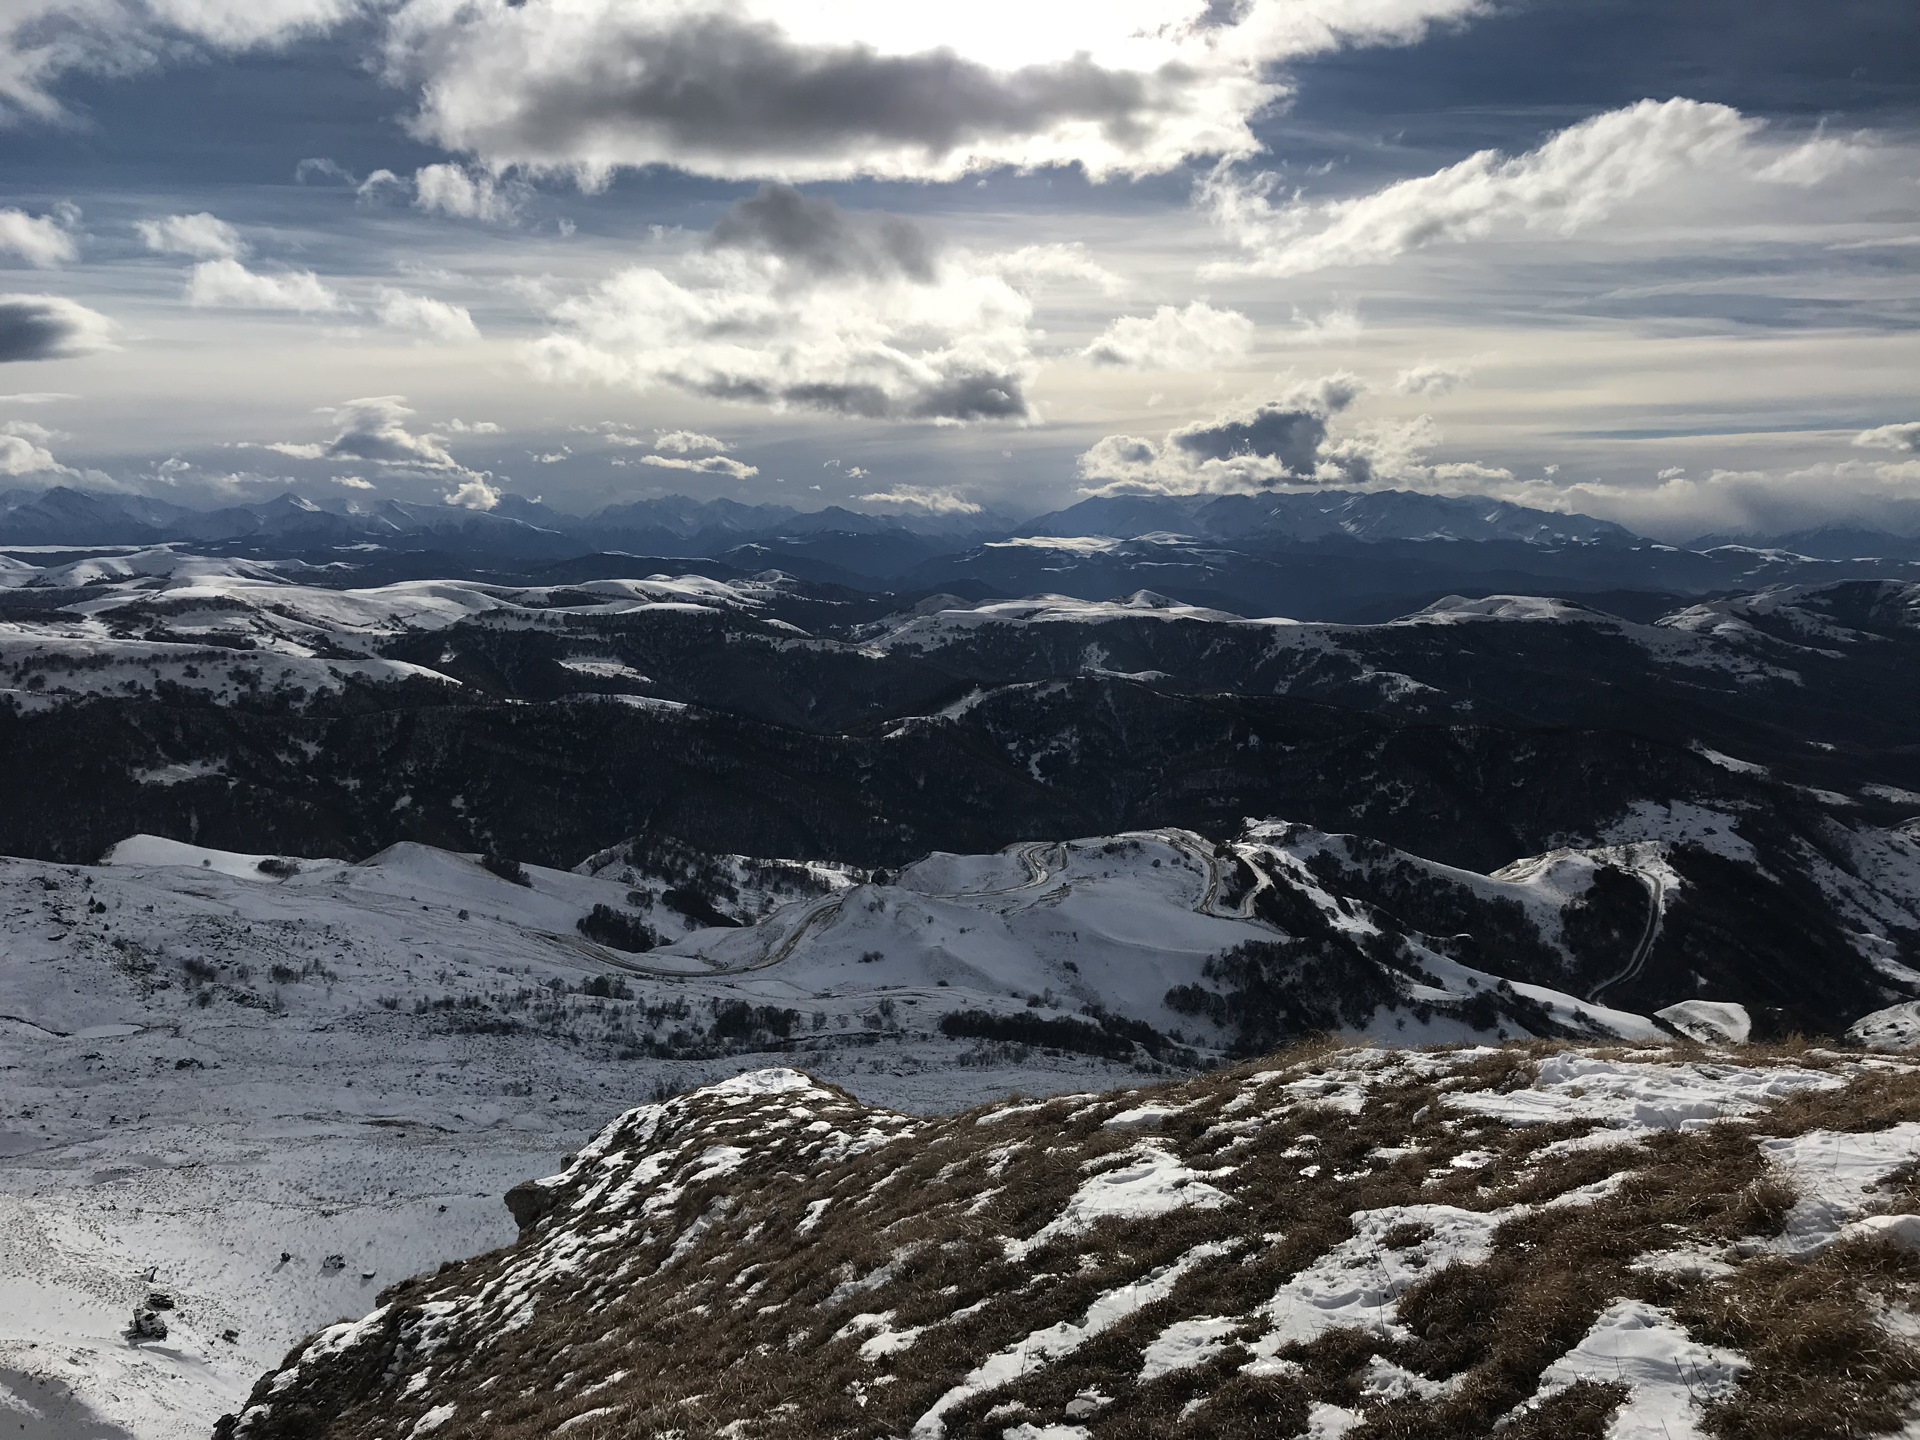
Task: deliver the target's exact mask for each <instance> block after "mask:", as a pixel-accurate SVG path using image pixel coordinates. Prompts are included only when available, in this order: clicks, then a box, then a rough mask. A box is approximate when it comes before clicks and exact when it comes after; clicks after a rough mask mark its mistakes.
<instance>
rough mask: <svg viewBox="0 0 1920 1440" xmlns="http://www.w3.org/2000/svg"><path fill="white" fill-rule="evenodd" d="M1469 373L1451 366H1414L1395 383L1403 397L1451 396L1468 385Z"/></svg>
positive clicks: (1396, 389) (1400, 375)
mask: <svg viewBox="0 0 1920 1440" xmlns="http://www.w3.org/2000/svg"><path fill="white" fill-rule="evenodd" d="M1468 375H1469V372H1468V371H1466V370H1463V369H1458V368H1456V367H1454V366H1450V365H1413V366H1410V367H1408V368H1407V369H1405V370H1402V371H1401V372H1400V374H1399V375H1398V377H1396V378H1395V380H1394V382H1393V388H1394V391H1395V392H1396V393H1397V394H1401V395H1451V394H1452V393H1453V392H1454V391H1456V390H1458V389H1459V388H1460V387H1461V386H1462V385H1464V384H1466V383H1467V379H1468Z"/></svg>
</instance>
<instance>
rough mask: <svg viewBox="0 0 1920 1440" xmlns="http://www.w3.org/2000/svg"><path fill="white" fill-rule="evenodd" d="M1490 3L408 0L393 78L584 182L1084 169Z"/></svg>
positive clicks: (1206, 151) (438, 137) (458, 130)
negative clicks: (1282, 75) (1285, 67)
mask: <svg viewBox="0 0 1920 1440" xmlns="http://www.w3.org/2000/svg"><path fill="white" fill-rule="evenodd" d="M1483 8H1485V6H1484V4H1483V0H1304V3H1303V0H1240V3H1237V4H1232V5H1224V4H1201V3H1199V0H1049V3H1048V4H1046V5H1042V6H1035V5H1032V4H1030V3H1022V0H976V3H974V4H970V5H966V6H961V7H939V6H926V5H917V6H915V5H900V4H898V3H894V0H846V3H839V4H833V5H821V4H817V3H806V0H675V3H670V4H651V5H635V4H631V3H627V0H569V3H566V4H563V5H562V4H537V5H530V4H520V3H516V0H407V3H406V4H404V5H403V6H402V7H401V9H400V10H399V12H398V14H397V15H396V17H395V19H394V22H393V24H392V27H391V30H390V32H389V39H388V45H387V65H388V75H389V78H390V79H392V80H394V81H396V82H399V83H406V84H412V85H416V86H418V88H419V94H420V104H419V110H418V113H417V114H416V116H415V117H414V120H413V128H414V130H415V133H416V134H418V135H419V136H420V137H421V138H423V139H427V140H430V141H432V142H434V143H437V144H440V145H443V146H445V147H447V148H448V149H452V150H457V151H462V152H465V153H469V154H473V155H476V156H479V157H480V158H481V159H482V160H483V161H484V162H485V163H486V164H488V165H489V166H492V167H495V168H499V167H504V166H516V165H517V166H526V167H529V168H533V169H548V170H564V171H571V172H573V173H576V174H579V175H581V176H582V177H583V178H584V179H586V180H588V181H589V182H590V183H597V182H598V181H600V180H603V179H604V178H605V177H606V176H607V175H608V174H609V173H610V172H611V171H612V170H614V169H616V168H619V167H637V166H647V165H672V166H675V167H677V168H680V169H683V170H688V171H692V172H694V173H697V174H704V175H713V176H719V177H723V178H728V179H749V178H772V179H784V180H826V179H846V178H851V177H855V176H863V175H864V176H877V177H884V178H895V179H915V180H951V179H954V178H956V177H957V176H960V175H962V174H965V173H967V172H968V171H970V170H975V169H979V168H983V167H989V166H1001V165H1012V166H1020V167H1033V166H1041V165H1066V164H1075V163H1078V164H1080V165H1083V166H1085V167H1086V169H1087V171H1088V173H1089V174H1090V175H1092V176H1093V177H1094V178H1096V179H1099V178H1104V177H1106V176H1109V175H1113V174H1143V173H1151V172H1160V171H1165V170H1168V169H1171V168H1173V167H1174V166H1176V165H1178V164H1179V163H1180V162H1181V161H1182V160H1184V159H1185V158H1186V157H1188V156H1192V155H1234V156H1245V155H1250V154H1253V153H1254V152H1255V151H1256V150H1257V149H1258V142H1257V141H1256V139H1255V138H1254V135H1253V132H1252V130H1251V128H1250V121H1251V120H1252V118H1253V117H1254V116H1256V115H1257V114H1258V113H1260V112H1261V111H1262V110H1264V109H1266V108H1267V107H1269V106H1270V105H1272V104H1273V103H1274V102H1275V101H1277V100H1278V99H1280V98H1281V97H1282V95H1283V94H1284V93H1285V90H1284V86H1283V85H1282V83H1281V82H1280V81H1279V80H1278V79H1277V78H1276V77H1275V75H1274V74H1273V70H1272V67H1273V65H1274V64H1275V62H1278V61H1282V60H1286V59H1290V58H1296V57H1299V56H1303V55H1307V54H1313V53H1317V52H1322V51H1326V50H1331V49H1337V48H1340V47H1343V46H1347V45H1361V44H1393V43H1408V42H1411V41H1414V40H1417V39H1418V38H1420V36H1421V35H1422V34H1424V33H1425V31H1426V29H1427V28H1428V26H1429V25H1430V24H1431V23H1432V22H1434V21H1436V20H1450V19H1458V18H1461V17H1465V16H1468V15H1472V14H1475V13H1478V12H1479V11H1480V10H1482V9H1483Z"/></svg>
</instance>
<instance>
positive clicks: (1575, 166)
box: [1199, 99, 1858, 276]
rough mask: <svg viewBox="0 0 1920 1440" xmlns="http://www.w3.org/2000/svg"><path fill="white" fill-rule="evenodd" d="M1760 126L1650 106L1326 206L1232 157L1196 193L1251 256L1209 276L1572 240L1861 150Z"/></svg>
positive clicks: (1818, 167) (1711, 112) (1803, 173)
mask: <svg viewBox="0 0 1920 1440" xmlns="http://www.w3.org/2000/svg"><path fill="white" fill-rule="evenodd" d="M1764 124H1765V122H1763V121H1760V120H1755V119H1750V118H1749V117H1747V116H1745V115H1742V114H1741V113H1740V112H1739V111H1738V110H1734V109H1732V108H1730V107H1728V106H1725V105H1713V104H1703V103H1701V102H1699V101H1695V100H1684V99H1675V100H1666V101H1653V100H1642V101H1640V102H1639V103H1638V104H1635V105H1630V106H1628V107H1626V108H1625V109H1621V110H1611V111H1608V112H1606V113H1604V114H1601V115H1595V116H1593V117H1591V118H1590V119H1587V120H1583V121H1581V122H1580V123H1579V124H1577V125H1572V126H1569V127H1568V128H1567V129H1565V130H1562V131H1560V132H1559V133H1557V134H1555V135H1554V136H1552V137H1551V138H1549V139H1548V140H1547V141H1546V142H1545V143H1544V144H1542V145H1541V146H1540V147H1539V148H1538V149H1535V150H1530V151H1528V152H1526V153H1525V154H1522V155H1517V156H1506V155H1502V154H1501V153H1500V152H1499V151H1497V150H1482V151H1480V152H1479V153H1478V154H1475V155H1471V156H1469V157H1468V158H1467V159H1465V160H1462V161H1460V162H1459V163H1458V164H1456V165H1449V166H1448V167H1447V168H1446V169H1444V170H1439V171H1436V172H1435V173H1433V174H1431V175H1424V176H1420V177H1417V178H1415V179H1411V180H1402V181H1398V182H1397V183H1395V184H1392V185H1388V186H1386V187H1385V188H1384V189H1381V190H1376V191H1374V192H1373V193H1371V194H1368V195H1361V196H1356V197H1354V198H1351V199H1345V200H1335V201H1331V202H1326V203H1320V204H1314V203H1310V202H1307V201H1304V200H1300V199H1289V200H1287V201H1286V202H1284V203H1282V204H1279V205H1276V204H1274V203H1273V201H1272V199H1271V198H1270V197H1271V195H1272V193H1273V190H1274V188H1275V186H1276V184H1277V178H1276V177H1275V176H1273V175H1263V176H1259V177H1255V178H1253V179H1251V180H1249V179H1245V178H1242V177H1240V176H1239V175H1237V174H1235V173H1234V172H1233V171H1232V170H1231V169H1230V168H1229V167H1226V166H1224V165H1223V166H1220V167H1217V168H1216V169H1215V170H1214V172H1213V174H1212V175H1211V176H1210V177H1209V178H1208V179H1207V180H1206V181H1204V182H1203V183H1202V184H1201V186H1200V189H1199V199H1200V201H1201V203H1202V204H1203V206H1204V207H1205V208H1206V209H1207V210H1208V211H1209V212H1210V214H1211V215H1212V218H1213V219H1214V221H1215V223H1216V224H1218V225H1219V226H1220V228H1221V229H1222V230H1224V231H1225V232H1226V234H1227V236H1228V237H1229V238H1230V239H1231V240H1232V242H1233V243H1234V244H1235V245H1237V246H1238V247H1239V248H1240V249H1241V250H1242V251H1243V252H1244V256H1243V258H1242V259H1240V260H1237V261H1233V262H1229V263H1226V264H1221V265H1214V266H1209V267H1207V269H1206V271H1205V272H1203V273H1207V274H1254V275H1267V276H1288V275H1303V274H1306V273H1308V272H1310V271H1315V270H1323V269H1328V268H1332V267H1336V266H1348V265H1382V264H1386V263H1388V262H1390V261H1392V260H1395V259H1397V258H1398V257H1400V256H1401V255H1404V254H1406V253H1408V252H1409V251H1413V250H1419V249H1425V248H1427V247H1429V246H1433V245H1442V244H1457V243H1461V242H1464V241H1470V240H1481V239H1486V238H1488V237H1490V236H1494V235H1497V234H1502V233H1509V232H1523V231H1547V232H1551V233H1555V234H1559V235H1571V234H1574V233H1575V232H1577V231H1580V230H1583V229H1586V228H1588V227H1591V226H1594V225H1596V224H1598V223H1600V222H1601V221H1604V220H1606V219H1607V218H1608V217H1609V216H1610V215H1612V214H1613V212H1614V211H1615V210H1617V209H1618V208H1619V207H1620V206H1621V205H1623V204H1625V203H1626V202H1628V201H1630V200H1632V199H1634V198H1635V197H1637V196H1640V195H1642V194H1645V193H1647V192H1650V191H1653V190H1656V189H1659V188H1661V187H1665V186H1669V185H1671V184H1673V183H1674V182H1676V181H1679V180H1682V179H1685V178H1687V177H1698V176H1703V175H1712V176H1718V175H1723V174H1724V175H1731V176H1734V177H1736V178H1739V177H1744V178H1746V179H1749V180H1772V181H1778V182H1787V183H1794V184H1802V183H1807V184H1810V183H1814V182H1815V181H1817V180H1818V179H1822V178H1825V177H1826V176H1827V175H1829V174H1832V173H1835V172H1836V171H1837V170H1838V169H1840V168H1844V164H1850V163H1853V155H1854V151H1855V150H1857V149H1858V147H1857V146H1854V145H1852V144H1851V142H1838V141H1827V140H1824V139H1821V140H1815V141H1811V142H1808V143H1807V144H1805V145H1801V146H1799V147H1794V148H1788V149H1785V150H1783V149H1782V147H1780V146H1778V145H1773V144H1768V143H1762V141H1761V138H1760V137H1761V132H1762V130H1763V129H1764Z"/></svg>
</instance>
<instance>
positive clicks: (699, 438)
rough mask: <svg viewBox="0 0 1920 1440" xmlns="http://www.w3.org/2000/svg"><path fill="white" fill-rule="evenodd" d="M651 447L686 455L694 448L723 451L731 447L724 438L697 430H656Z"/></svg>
mask: <svg viewBox="0 0 1920 1440" xmlns="http://www.w3.org/2000/svg"><path fill="white" fill-rule="evenodd" d="M653 448H654V449H656V450H666V451H669V452H671V453H673V454H675V455H686V454H690V453H692V452H693V451H695V450H712V451H715V452H724V451H727V450H730V449H732V448H733V447H732V446H730V445H728V444H727V442H726V441H724V440H716V439H714V437H713V436H711V435H702V434H701V433H700V432H699V431H697V430H656V431H655V432H654V436H653Z"/></svg>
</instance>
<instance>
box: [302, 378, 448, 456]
mask: <svg viewBox="0 0 1920 1440" xmlns="http://www.w3.org/2000/svg"><path fill="white" fill-rule="evenodd" d="M316 413H317V414H321V415H325V416H326V417H328V419H329V420H331V421H332V422H333V425H334V427H335V433H334V437H333V439H332V440H330V441H327V442H326V443H325V444H299V443H291V442H283V443H280V444H274V445H269V446H267V447H266V448H267V449H269V450H278V451H279V452H280V453H281V454H282V455H291V456H293V457H294V458H295V459H299V460H370V461H372V462H373V463H375V464H376V465H387V466H392V467H394V468H395V469H401V470H462V471H464V467H463V466H462V465H461V464H460V462H459V461H457V460H455V459H454V458H453V456H451V455H450V454H448V453H447V450H446V445H445V441H444V438H443V437H442V436H439V435H435V434H433V433H431V432H428V433H427V434H424V435H415V434H413V433H412V432H410V431H409V430H408V429H407V426H406V422H407V419H408V418H409V417H410V416H411V415H413V413H414V412H413V410H412V409H410V408H409V407H408V405H407V400H406V396H404V395H369V396H366V397H364V398H363V399H359V400H348V401H345V402H344V403H342V404H339V405H323V406H322V407H320V409H319V410H318V411H317V412H316Z"/></svg>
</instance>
